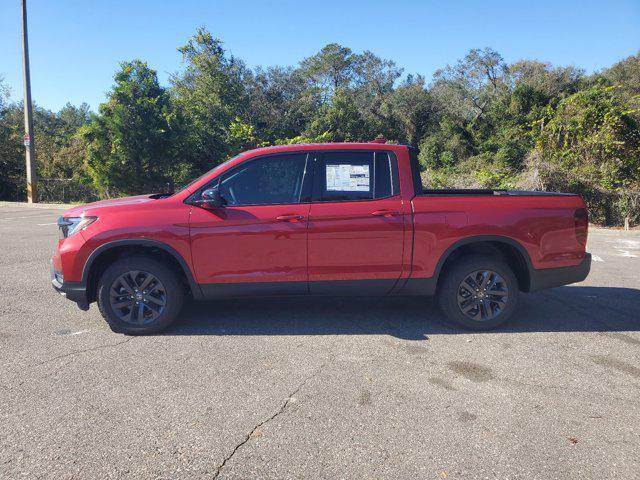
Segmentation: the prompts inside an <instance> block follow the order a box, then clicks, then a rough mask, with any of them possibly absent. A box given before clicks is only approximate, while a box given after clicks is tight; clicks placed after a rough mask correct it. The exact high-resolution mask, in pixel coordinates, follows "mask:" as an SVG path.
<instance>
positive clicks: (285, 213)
mask: <svg viewBox="0 0 640 480" xmlns="http://www.w3.org/2000/svg"><path fill="white" fill-rule="evenodd" d="M307 165H308V155H307V153H306V152H300V153H292V154H275V155H269V156H264V157H259V158H256V159H251V160H248V161H247V162H245V163H242V164H240V165H238V166H237V167H236V168H234V169H232V170H231V171H229V172H225V173H224V174H223V176H222V178H221V179H220V186H219V188H220V192H221V196H222V198H223V199H224V200H225V202H226V205H225V206H224V207H220V208H213V209H204V208H198V207H194V208H193V210H192V213H191V221H190V232H191V250H192V256H193V265H194V270H195V273H196V277H197V281H198V283H200V284H201V287H202V289H203V291H204V293H205V295H207V296H217V295H244V294H246V295H259V294H282V293H287V294H295V293H307V291H308V290H307V218H308V215H309V204H310V200H311V178H310V168H307ZM214 184H217V179H216V181H214V182H213V183H212V185H209V186H208V188H211V187H212V186H214Z"/></svg>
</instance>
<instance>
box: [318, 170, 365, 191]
mask: <svg viewBox="0 0 640 480" xmlns="http://www.w3.org/2000/svg"><path fill="white" fill-rule="evenodd" d="M370 178H371V177H370V175H369V165H350V164H339V165H327V191H332V190H333V191H336V190H337V191H341V192H368V191H369V190H370V189H371V182H370Z"/></svg>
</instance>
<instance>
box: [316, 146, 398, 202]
mask: <svg viewBox="0 0 640 480" xmlns="http://www.w3.org/2000/svg"><path fill="white" fill-rule="evenodd" d="M318 166H319V168H318V170H319V172H318V174H317V176H316V178H317V181H316V182H315V183H316V187H317V189H316V195H315V196H316V199H317V200H318V201H321V202H337V201H349V200H353V201H357V200H374V199H378V198H386V197H391V196H393V195H396V194H398V193H399V188H398V186H397V183H398V181H397V176H398V174H397V166H396V163H395V158H393V159H392V158H391V156H390V155H389V154H388V153H387V152H357V151H356V152H327V153H324V154H323V155H322V156H321V160H320V162H319V165H318Z"/></svg>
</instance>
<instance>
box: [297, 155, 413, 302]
mask: <svg viewBox="0 0 640 480" xmlns="http://www.w3.org/2000/svg"><path fill="white" fill-rule="evenodd" d="M396 162H397V160H396V158H395V156H394V155H393V154H392V153H387V152H382V151H377V152H367V151H354V150H351V151H337V152H325V153H323V154H322V155H321V156H320V157H319V158H318V159H317V161H316V169H315V175H314V187H313V203H312V204H311V210H310V212H309V289H310V292H311V293H313V294H345V293H349V294H373V293H376V294H384V293H387V292H389V291H390V290H391V289H392V288H393V286H394V284H395V283H396V281H397V280H398V278H399V277H400V274H401V272H402V265H403V258H402V254H403V240H404V218H405V211H404V209H405V206H404V203H403V201H402V198H401V197H400V189H399V182H398V167H397V163H396Z"/></svg>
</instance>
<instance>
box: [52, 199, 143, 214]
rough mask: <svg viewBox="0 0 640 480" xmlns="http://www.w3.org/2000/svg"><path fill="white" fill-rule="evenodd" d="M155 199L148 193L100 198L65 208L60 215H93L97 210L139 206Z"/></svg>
mask: <svg viewBox="0 0 640 480" xmlns="http://www.w3.org/2000/svg"><path fill="white" fill-rule="evenodd" d="M154 201H155V199H154V198H152V197H151V196H150V195H136V196H135V197H123V198H114V199H111V200H100V201H98V202H92V203H87V204H86V205H79V206H77V207H73V208H70V209H69V210H66V211H65V212H64V213H63V214H62V216H64V217H79V216H81V215H83V214H86V215H93V214H97V213H98V212H99V211H103V210H107V209H108V210H111V209H117V208H122V207H131V206H136V205H138V206H141V205H143V204H145V203H150V202H154Z"/></svg>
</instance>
